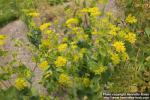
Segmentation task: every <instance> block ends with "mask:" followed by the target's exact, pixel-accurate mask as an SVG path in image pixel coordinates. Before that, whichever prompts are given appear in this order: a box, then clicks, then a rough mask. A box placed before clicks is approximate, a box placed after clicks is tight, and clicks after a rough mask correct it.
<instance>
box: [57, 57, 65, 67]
mask: <svg viewBox="0 0 150 100" xmlns="http://www.w3.org/2000/svg"><path fill="white" fill-rule="evenodd" d="M66 64H67V59H66V58H65V57H62V56H59V57H58V58H57V59H56V61H55V65H56V67H63V66H65V65H66Z"/></svg>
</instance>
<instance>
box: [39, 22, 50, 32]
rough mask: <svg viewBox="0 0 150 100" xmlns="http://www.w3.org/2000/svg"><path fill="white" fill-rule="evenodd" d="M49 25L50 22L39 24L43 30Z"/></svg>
mask: <svg viewBox="0 0 150 100" xmlns="http://www.w3.org/2000/svg"><path fill="white" fill-rule="evenodd" d="M50 26H51V23H44V24H42V25H41V26H40V30H41V31H43V30H45V29H46V28H48V27H50Z"/></svg>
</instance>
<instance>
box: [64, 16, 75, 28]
mask: <svg viewBox="0 0 150 100" xmlns="http://www.w3.org/2000/svg"><path fill="white" fill-rule="evenodd" d="M72 24H78V19H76V18H70V19H68V20H67V21H66V25H67V26H68V27H71V25H72Z"/></svg>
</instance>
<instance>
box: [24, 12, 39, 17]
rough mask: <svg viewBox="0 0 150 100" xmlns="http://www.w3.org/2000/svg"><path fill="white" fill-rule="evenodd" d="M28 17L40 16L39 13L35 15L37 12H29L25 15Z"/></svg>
mask: <svg viewBox="0 0 150 100" xmlns="http://www.w3.org/2000/svg"><path fill="white" fill-rule="evenodd" d="M27 15H28V16H31V17H39V16H40V13H37V12H30V13H28V14H27Z"/></svg>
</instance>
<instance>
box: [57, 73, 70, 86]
mask: <svg viewBox="0 0 150 100" xmlns="http://www.w3.org/2000/svg"><path fill="white" fill-rule="evenodd" d="M58 82H59V83H60V84H61V85H64V86H71V84H72V81H71V78H70V76H68V75H67V74H60V76H59V81H58Z"/></svg>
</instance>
